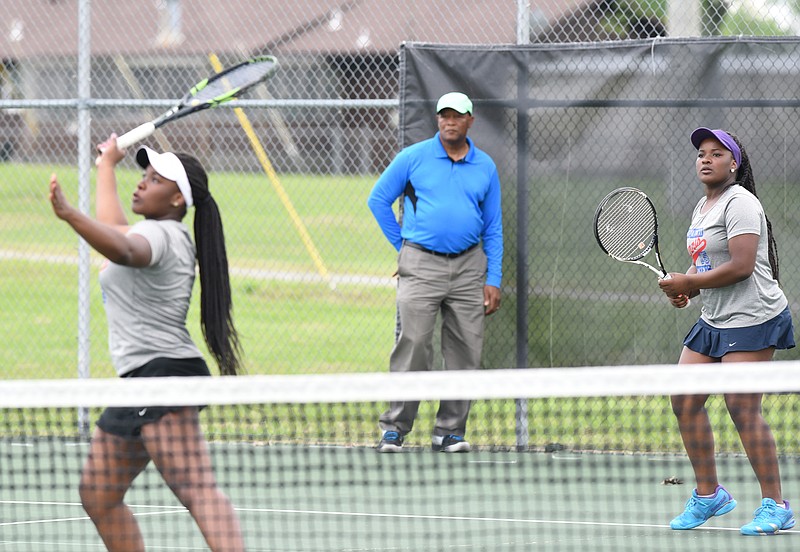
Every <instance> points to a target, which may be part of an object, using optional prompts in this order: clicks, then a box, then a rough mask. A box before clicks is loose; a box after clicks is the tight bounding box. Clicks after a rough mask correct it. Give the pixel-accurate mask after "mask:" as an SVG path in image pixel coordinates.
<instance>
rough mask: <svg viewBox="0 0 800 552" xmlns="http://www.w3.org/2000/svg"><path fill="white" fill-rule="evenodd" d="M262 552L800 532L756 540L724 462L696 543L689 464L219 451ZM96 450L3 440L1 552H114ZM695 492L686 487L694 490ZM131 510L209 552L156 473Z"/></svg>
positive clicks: (474, 547) (278, 448)
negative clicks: (88, 491)
mask: <svg viewBox="0 0 800 552" xmlns="http://www.w3.org/2000/svg"><path fill="white" fill-rule="evenodd" d="M210 447H211V450H212V454H213V457H214V463H215V470H216V474H217V479H218V482H219V484H220V486H221V487H222V488H223V490H224V491H225V492H226V494H227V495H228V496H229V497H230V498H231V501H232V502H233V504H234V506H235V508H236V510H237V512H238V515H239V517H240V521H241V524H242V528H243V531H244V533H245V540H246V543H247V550H249V551H251V552H267V551H270V552H273V551H275V552H277V551H282V552H301V551H328V550H330V551H352V552H355V551H375V552H381V551H383V552H389V551H453V552H463V551H466V552H471V551H491V550H497V551H516V550H554V551H571V550H575V551H581V552H589V551H592V552H594V551H626V550H637V551H647V552H658V551H670V552H673V551H681V552H690V551H694V550H697V551H711V550H724V551H728V552H732V551H739V550H742V551H744V550H747V551H760V550H764V551H767V550H769V551H789V550H793V551H796V550H800V531H797V532H795V531H793V530H790V531H786V532H783V533H781V534H779V535H775V536H772V537H745V536H742V535H740V534H739V527H740V526H741V525H743V524H745V523H747V522H749V521H750V520H751V519H752V514H753V511H754V510H755V508H756V507H758V505H759V502H760V493H759V489H758V486H757V483H756V480H755V477H754V475H753V474H752V470H751V469H750V466H749V464H748V462H747V459H746V458H744V457H741V456H728V457H720V458H719V463H718V471H719V474H720V480H721V482H722V483H723V484H724V485H725V486H726V487H727V488H728V489H729V490H730V492H731V493H732V494H733V495H734V497H735V498H736V499H737V501H738V506H737V508H736V509H735V510H734V511H733V512H731V513H730V514H727V515H726V516H724V517H719V518H713V519H712V520H710V521H709V522H708V523H706V524H705V525H703V526H701V527H699V528H697V529H694V530H691V531H672V530H671V529H669V526H668V524H669V521H670V519H671V518H672V517H674V516H675V515H677V514H678V513H680V511H682V509H683V506H684V504H685V502H686V499H687V498H688V496H689V494H690V493H691V490H692V487H693V482H692V475H691V469H690V466H689V463H688V461H687V460H686V458H685V456H683V455H661V454H653V455H648V454H608V453H592V452H572V451H568V450H562V451H558V452H554V453H545V452H516V451H489V450H486V451H482V450H477V451H473V452H471V453H469V454H442V453H434V452H431V451H430V450H427V449H426V450H421V449H416V450H409V451H405V452H403V453H400V454H378V453H377V452H376V451H375V450H374V449H373V448H370V447H318V446H300V445H285V444H281V445H256V444H253V443H245V442H242V443H230V442H227V443H216V442H212V443H211V444H210ZM87 450H88V445H87V444H86V443H85V442H75V441H68V440H46V439H45V440H36V439H31V438H28V439H25V440H21V441H14V440H13V439H3V440H0V550H8V551H9V552H12V551H13V552H53V551H57V552H72V551H81V552H91V551H92V550H98V551H99V550H103V549H104V548H103V545H102V543H101V541H100V539H99V537H98V536H97V534H96V533H95V530H94V527H93V525H92V523H91V522H90V521H89V520H88V518H87V517H86V515H85V513H84V511H83V509H82V507H81V505H80V502H79V498H78V491H77V486H78V477H79V470H80V465H81V463H82V461H83V458H84V457H85V455H86V452H87ZM781 470H782V476H783V482H784V485H783V486H784V493H785V495H786V497H787V498H788V499H789V500H790V501H791V500H792V499H795V500H796V502H795V508H794V509H795V511H796V512H797V511H798V510H799V509H800V508H799V507H800V485H798V483H799V482H800V463H799V462H798V459H797V458H794V457H792V458H782V459H781ZM680 481H683V483H682V484H678V483H679V482H680ZM127 503H128V504H129V505H130V507H131V509H132V511H133V512H134V513H135V515H136V516H137V519H138V521H139V524H140V526H141V528H142V532H143V534H144V538H145V542H146V544H147V546H148V548H147V549H148V550H156V551H176V552H177V551H187V550H206V549H207V547H206V545H205V542H204V541H203V539H202V537H201V536H200V533H199V531H198V530H197V528H196V526H195V525H194V522H193V520H192V519H191V517H190V516H189V514H188V513H187V511H186V510H185V509H184V508H183V507H182V506H181V505H180V504H178V503H177V501H176V500H175V498H174V497H173V496H172V494H171V493H170V491H169V490H168V489H167V488H166V486H165V485H164V483H163V482H162V480H161V478H160V476H159V475H158V473H157V472H156V471H155V470H154V469H153V468H152V467H150V468H148V470H147V471H146V472H145V473H144V474H142V475H141V476H140V477H139V479H137V480H136V482H135V484H134V487H133V488H132V489H131V491H130V492H129V494H128V497H127Z"/></svg>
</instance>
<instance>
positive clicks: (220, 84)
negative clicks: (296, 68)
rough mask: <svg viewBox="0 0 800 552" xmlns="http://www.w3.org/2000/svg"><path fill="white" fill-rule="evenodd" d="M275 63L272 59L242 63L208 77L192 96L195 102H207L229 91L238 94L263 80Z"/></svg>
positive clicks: (274, 66) (272, 69)
mask: <svg viewBox="0 0 800 552" xmlns="http://www.w3.org/2000/svg"><path fill="white" fill-rule="evenodd" d="M276 67H277V64H276V63H275V61H274V60H272V59H264V60H261V61H254V62H249V63H244V64H242V65H239V66H238V67H235V68H233V69H231V70H229V71H226V72H223V73H220V74H218V75H216V76H215V77H214V78H212V79H210V80H209V81H208V82H207V83H206V85H205V86H204V87H203V88H201V89H200V90H197V92H196V93H195V94H194V96H193V98H192V99H193V101H195V102H207V101H211V100H213V99H215V98H217V97H220V96H228V95H230V93H231V91H233V92H234V93H235V94H238V93H239V92H241V91H244V90H246V89H248V88H250V87H251V86H253V85H256V84H258V83H259V82H261V81H263V80H264V79H265V78H266V77H267V76H269V74H270V73H272V71H274V70H275V68H276Z"/></svg>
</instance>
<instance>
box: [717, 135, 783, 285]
mask: <svg viewBox="0 0 800 552" xmlns="http://www.w3.org/2000/svg"><path fill="white" fill-rule="evenodd" d="M728 134H729V135H730V137H731V138H733V139H734V141H735V142H736V145H737V146H739V149H740V150H741V151H742V164H741V166H739V167H738V168H737V170H736V180H737V182H738V183H739V185H740V186H741V187H742V188H744V189H745V190H747V191H748V192H750V193H751V194H753V195H754V196H756V197H758V193H757V192H756V181H755V178H753V168H752V166H751V165H750V157H748V155H747V151H746V150H745V149H744V146H743V145H742V142H741V140H739V137H738V136H736V135H735V134H731V133H730V132H728ZM764 217H765V218H766V219H767V247H768V251H769V266H770V268H771V269H772V277H773V278H775V281H777V282H778V283H780V267H779V259H778V245H777V243H776V242H775V236H774V235H773V233H772V222H770V220H769V217H767V215H766V213H764Z"/></svg>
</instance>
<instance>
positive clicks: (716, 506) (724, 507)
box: [669, 485, 736, 530]
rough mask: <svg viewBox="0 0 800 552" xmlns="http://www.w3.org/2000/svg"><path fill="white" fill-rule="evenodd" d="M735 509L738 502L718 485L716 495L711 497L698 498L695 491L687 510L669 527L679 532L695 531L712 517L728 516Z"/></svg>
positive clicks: (671, 522)
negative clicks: (685, 530) (684, 530)
mask: <svg viewBox="0 0 800 552" xmlns="http://www.w3.org/2000/svg"><path fill="white" fill-rule="evenodd" d="M734 508H736V501H735V500H734V499H733V497H732V496H731V493H729V492H728V491H727V490H725V487H723V486H722V485H717V489H716V490H715V491H714V494H713V495H712V496H709V497H702V496H697V489H695V490H693V491H692V497H691V498H690V499H689V500H688V501H687V502H686V509H685V510H684V511H683V513H682V514H681V515H679V516H678V517H676V518H675V519H673V520H672V521H670V522H669V526H670V527H672V528H673V529H677V530H683V529H694V528H695V527H698V526H700V525H703V524H704V523H705V522H707V521H708V520H709V519H711V518H712V517H714V516H721V515H723V514H727V513H728V512H730V511H731V510H733V509H734Z"/></svg>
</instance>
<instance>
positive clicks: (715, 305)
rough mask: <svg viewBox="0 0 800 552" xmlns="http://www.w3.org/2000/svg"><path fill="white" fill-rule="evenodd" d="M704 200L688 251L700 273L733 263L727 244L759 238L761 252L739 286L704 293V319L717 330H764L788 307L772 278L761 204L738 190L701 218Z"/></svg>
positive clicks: (694, 219)
mask: <svg viewBox="0 0 800 552" xmlns="http://www.w3.org/2000/svg"><path fill="white" fill-rule="evenodd" d="M705 203H706V198H705V197H703V198H702V199H701V200H700V201H699V202H698V203H697V205H696V206H695V208H694V212H693V213H692V225H691V227H690V228H689V231H688V232H687V233H686V245H687V248H688V249H689V255H690V256H691V257H692V262H693V263H694V266H695V267H696V268H697V272H706V271H708V270H713V269H714V268H716V267H718V266H719V265H721V264H722V263H725V262H727V261H729V260H730V258H731V256H730V252H729V251H728V240H729V239H730V238H733V237H736V236H740V235H742V234H756V235H758V236H759V239H758V252H757V254H756V266H755V269H754V270H753V274H751V275H750V277H749V278H747V279H746V280H742V281H741V282H738V283H736V284H733V285H730V286H726V287H722V288H710V289H702V290H700V297H701V298H702V300H703V308H702V311H701V316H702V318H703V320H705V321H706V322H708V323H709V324H711V325H712V326H714V327H716V328H742V327H747V326H756V325H758V324H763V323H764V322H767V321H768V320H770V319H772V318H774V317H775V316H777V315H778V314H780V312H781V311H782V310H783V309H785V308H786V306H787V304H788V301H787V300H786V296H785V295H784V294H783V291H782V290H781V288H780V286H779V285H778V282H776V281H775V279H774V278H773V277H772V269H771V268H770V266H769V254H768V248H767V219H766V216H765V215H764V209H763V207H762V206H761V202H760V201H759V200H758V198H757V197H755V196H754V195H753V194H751V193H750V192H748V191H747V190H745V189H744V188H742V187H741V186H739V185H733V186H731V187H730V188H728V189H727V190H725V192H724V193H723V194H722V197H720V198H719V200H718V201H717V203H716V205H714V206H713V207H712V208H711V209H710V210H709V211H708V212H707V213H701V209H702V208H703V206H704V205H705Z"/></svg>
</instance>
